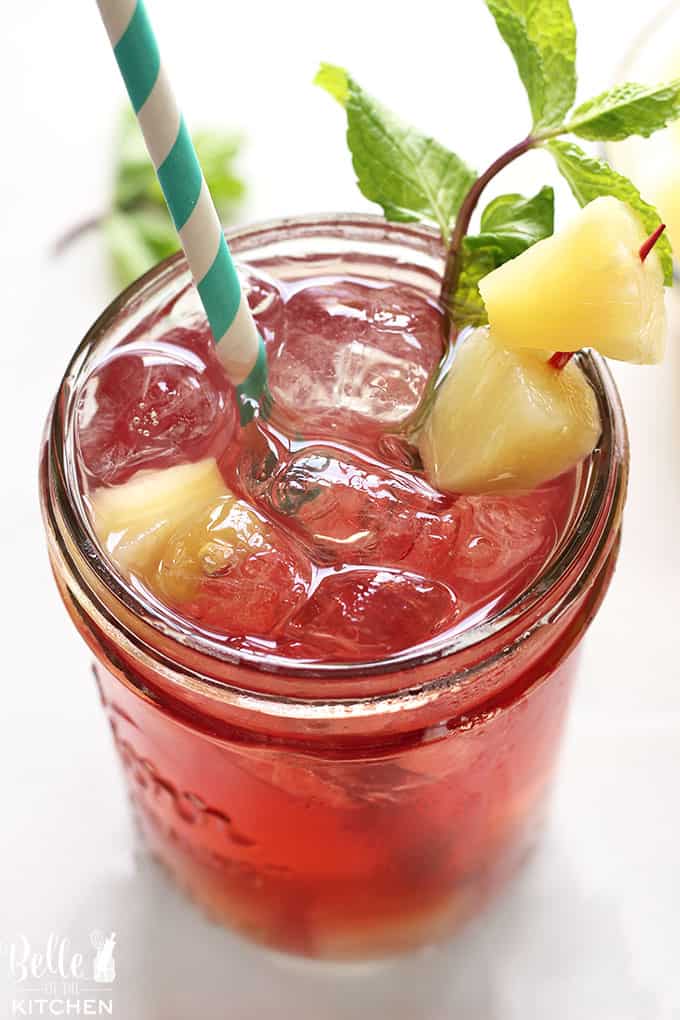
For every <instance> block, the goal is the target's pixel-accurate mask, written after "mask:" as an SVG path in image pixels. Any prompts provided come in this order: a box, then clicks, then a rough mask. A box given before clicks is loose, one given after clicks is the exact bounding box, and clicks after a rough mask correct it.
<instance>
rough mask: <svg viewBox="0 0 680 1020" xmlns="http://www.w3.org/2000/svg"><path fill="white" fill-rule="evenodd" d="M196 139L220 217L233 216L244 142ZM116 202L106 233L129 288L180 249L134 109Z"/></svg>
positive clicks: (118, 170) (206, 135) (124, 129)
mask: <svg viewBox="0 0 680 1020" xmlns="http://www.w3.org/2000/svg"><path fill="white" fill-rule="evenodd" d="M193 141H194V145H195V147H196V152H197V153H198V159H199V162H200V164H201V167H202V169H203V173H204V174H205V178H206V181H207V183H208V188H209V189H210V193H211V194H212V196H213V200H214V202H215V205H216V206H217V211H218V213H219V215H220V218H221V219H228V218H229V217H230V216H231V215H233V213H234V210H235V208H236V207H237V206H238V204H239V203H240V202H241V201H242V199H243V195H244V192H245V185H244V183H243V181H242V180H241V178H240V177H239V176H238V175H237V174H236V173H235V171H234V167H233V163H234V160H235V158H236V157H237V155H238V152H239V148H240V145H241V141H240V139H239V138H238V137H237V136H236V135H233V134H227V133H223V132H219V133H218V132H212V131H197V132H195V133H194V135H193ZM112 205H113V208H112V210H111V212H110V214H109V215H108V216H107V217H106V218H105V220H104V234H105V237H106V239H107V242H108V246H109V253H110V257H111V263H112V266H113V270H114V273H115V276H116V280H117V283H118V284H119V285H120V286H121V287H125V286H127V285H128V284H129V283H131V282H132V280H135V279H136V278H137V277H138V276H140V275H141V274H142V273H144V272H146V271H147V269H150V268H151V267H152V266H154V265H156V263H158V262H160V261H161V260H162V259H164V258H165V257H166V256H167V255H171V254H172V253H173V252H175V251H179V248H180V242H179V238H178V236H177V233H176V231H175V229H174V227H173V225H172V221H171V219H170V215H169V213H168V211H167V208H166V205H165V201H164V199H163V193H162V191H161V187H160V184H159V183H158V178H157V177H156V172H155V170H154V168H153V164H152V163H151V160H150V159H149V155H148V153H147V151H146V146H145V144H144V139H143V138H142V134H141V131H140V130H139V125H138V123H137V120H136V118H135V116H134V114H133V113H132V111H131V110H129V109H126V110H125V112H124V115H123V117H122V120H121V125H120V129H119V135H118V160H117V164H116V167H115V171H114V189H113V203H112Z"/></svg>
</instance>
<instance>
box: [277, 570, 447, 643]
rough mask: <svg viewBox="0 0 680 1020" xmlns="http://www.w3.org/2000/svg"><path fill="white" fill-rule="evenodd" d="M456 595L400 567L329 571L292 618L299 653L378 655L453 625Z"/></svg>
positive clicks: (291, 633) (291, 628) (290, 630)
mask: <svg viewBox="0 0 680 1020" xmlns="http://www.w3.org/2000/svg"><path fill="white" fill-rule="evenodd" d="M457 615H458V608H457V605H456V598H455V595H454V594H453V592H451V591H450V590H449V589H448V588H447V587H446V586H445V585H443V584H439V583H438V582H437V581H430V580H428V579H427V578H424V577H421V576H419V575H418V574H413V573H409V572H406V571H400V570H388V569H376V568H374V567H363V568H362V567H354V568H350V569H346V570H342V571H339V572H333V573H328V574H327V575H326V576H325V577H324V578H323V579H322V580H321V582H320V584H319V585H318V587H317V588H316V590H315V591H314V594H313V595H312V596H311V598H310V599H309V601H308V602H307V603H306V604H305V605H304V606H303V607H302V609H301V610H300V612H298V613H297V615H296V616H295V617H294V619H293V620H292V621H291V624H290V625H289V627H288V631H287V636H289V637H290V638H291V639H292V640H296V639H297V640H298V641H299V643H300V645H299V649H300V650H299V652H298V654H305V653H306V654H307V655H308V656H309V657H310V658H315V657H317V656H320V657H323V658H324V659H325V660H327V661H328V660H333V659H337V660H342V661H352V660H354V661H359V660H363V659H376V658H380V657H381V656H384V655H388V654H392V653H394V652H397V651H399V650H400V649H402V648H408V647H410V646H415V645H418V644H420V643H421V642H423V641H425V640H427V639H428V638H429V637H431V636H433V635H435V634H437V633H439V632H441V631H442V630H443V629H444V628H446V627H448V626H450V625H451V624H452V623H453V622H454V621H455V619H456V617H457Z"/></svg>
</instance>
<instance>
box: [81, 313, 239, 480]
mask: <svg viewBox="0 0 680 1020" xmlns="http://www.w3.org/2000/svg"><path fill="white" fill-rule="evenodd" d="M235 427H236V405H235V397H234V390H233V387H232V386H231V384H230V383H229V381H228V380H227V378H226V376H225V374H224V371H223V369H222V367H221V365H220V363H219V361H218V359H217V357H216V355H215V353H214V351H213V350H212V347H211V341H210V340H209V339H208V338H207V337H205V336H200V335H198V334H194V333H190V332H189V331H187V330H180V329H173V330H171V331H170V332H169V333H167V334H166V335H165V337H164V341H163V343H160V342H158V343H157V346H156V347H155V348H154V349H151V348H150V347H148V346H147V345H146V344H145V342H144V341H136V342H134V343H131V344H127V345H125V346H123V347H121V348H120V349H119V350H114V352H113V353H112V355H111V356H110V357H109V358H108V359H107V360H106V361H105V362H104V364H103V365H102V366H101V367H100V368H98V369H97V370H96V371H95V373H94V374H93V375H92V376H91V377H90V379H89V380H88V382H87V383H86V384H85V387H84V390H83V393H82V395H81V398H80V404H79V410H78V445H79V448H80V454H81V459H82V463H83V466H84V468H85V471H86V474H87V475H88V476H89V480H90V482H91V483H95V484H98V485H101V484H105V485H118V484H121V483H122V482H125V481H127V479H128V478H130V477H131V476H132V475H133V474H134V473H135V472H136V471H139V470H141V469H142V468H147V469H148V468H160V467H169V466H170V465H172V464H177V463H180V462H182V461H196V460H199V459H201V458H205V457H219V456H220V454H221V453H222V452H223V450H224V449H225V448H226V446H227V445H228V443H229V441H230V439H231V437H232V435H233V433H234V429H235Z"/></svg>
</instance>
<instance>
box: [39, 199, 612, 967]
mask: <svg viewBox="0 0 680 1020" xmlns="http://www.w3.org/2000/svg"><path fill="white" fill-rule="evenodd" d="M233 247H234V250H235V253H236V254H237V255H240V257H242V258H244V259H246V260H247V261H248V262H249V264H250V266H251V270H250V272H249V276H248V279H247V283H248V287H249V289H250V294H249V300H250V302H251V307H253V309H254V312H255V314H256V317H257V320H258V324H259V326H260V329H261V331H262V333H263V335H264V337H265V340H266V342H267V346H268V354H269V363H270V374H271V388H272V393H273V396H274V402H275V407H276V412H275V414H274V416H273V418H272V421H271V422H269V423H258V424H257V425H254V426H251V427H249V428H248V429H246V430H243V431H239V430H238V429H237V428H236V413H235V409H234V405H233V396H232V393H231V392H230V387H229V384H228V383H227V382H226V381H225V380H224V378H223V376H222V374H221V369H220V367H219V364H218V362H217V358H216V356H215V353H214V351H213V349H212V347H211V341H210V337H209V334H208V331H207V327H206V325H205V323H204V321H203V319H202V317H201V315H200V314H199V312H198V310H197V305H196V301H195V298H194V295H193V292H192V291H191V290H190V289H187V288H186V286H185V284H186V280H185V278H184V276H183V272H182V269H181V266H180V265H179V264H178V263H177V262H176V261H175V262H174V263H171V265H170V267H169V268H168V269H166V270H165V271H164V273H155V275H154V276H153V277H151V278H150V280H149V282H147V284H146V286H145V287H142V288H141V290H140V289H139V288H138V289H137V291H134V290H133V292H132V293H129V294H128V298H127V302H126V303H125V304H124V305H123V306H121V307H115V308H114V309H112V311H111V312H110V313H109V314H108V316H105V317H104V318H103V320H101V321H100V323H99V324H98V325H97V327H95V330H94V331H93V335H92V336H91V337H90V338H88V341H86V348H85V350H84V352H83V355H82V356H81V358H80V359H77V363H76V366H75V369H76V372H75V374H74V373H72V374H71V376H70V377H69V378H67V381H66V383H65V385H64V387H63V389H62V394H61V399H60V400H59V401H58V403H57V407H56V412H55V416H54V420H53V424H52V433H51V438H50V443H51V447H52V450H53V464H52V465H50V466H49V467H48V465H47V463H46V464H45V468H44V483H45V484H44V491H45V504H46V514H47V522H48V530H49V532H50V537H51V539H52V546H51V551H52V556H53V560H54V563H55V572H56V575H57V579H58V581H59V583H60V586H61V589H62V593H63V595H64V598H65V601H66V603H67V606H68V607H69V608H70V610H71V613H72V616H73V618H74V620H75V621H76V624H77V625H78V626H79V628H80V630H81V632H82V633H83V634H84V636H85V637H86V640H88V641H89V643H90V644H91V646H92V647H93V648H94V650H95V653H96V655H97V660H98V663H97V675H98V680H99V683H100V688H101V691H102V698H103V701H104V704H105V705H106V707H107V711H108V713H109V718H110V720H111V725H112V728H113V732H114V737H115V740H116V744H117V746H118V749H119V752H120V755H121V759H122V761H123V763H124V765H125V768H126V772H127V775H128V780H129V787H130V792H131V795H132V798H133V801H134V803H135V805H136V807H137V815H138V818H139V820H140V823H141V826H142V828H143V830H144V832H145V835H146V838H147V840H148V841H149V844H150V845H151V847H152V849H153V850H154V852H155V853H156V855H157V856H158V857H159V859H160V860H161V861H163V863H164V864H166V865H167V866H168V868H169V869H170V870H171V871H172V872H173V874H174V875H175V876H176V877H177V879H178V881H179V882H180V884H181V885H183V886H184V887H186V888H187V889H188V890H189V892H190V893H191V894H192V896H194V897H195V898H196V899H197V900H199V901H200V902H201V903H202V904H203V905H204V906H205V907H206V908H207V909H208V910H210V911H211V913H213V914H214V915H215V916H217V917H219V918H220V919H221V920H223V921H225V922H226V923H228V924H230V925H232V926H234V927H236V928H238V929H239V930H241V931H243V932H245V933H247V934H249V935H251V936H252V937H253V938H256V939H259V940H261V941H263V942H266V943H268V944H271V945H274V946H277V947H278V948H281V949H285V950H290V951H296V952H301V953H305V954H307V955H311V956H331V957H338V956H360V955H367V954H376V953H378V954H380V953H386V952H391V951H395V950H400V949H404V948H408V947H410V946H413V945H418V944H420V943H422V942H424V941H428V940H430V939H433V938H436V937H440V936H441V935H444V934H447V933H448V932H449V931H450V930H452V928H453V927H455V926H456V924H457V923H458V922H459V921H460V920H461V919H462V918H464V917H465V916H467V915H468V914H469V913H470V912H471V911H472V910H473V909H475V908H476V907H477V906H478V905H479V904H480V903H481V902H483V901H484V900H485V899H486V898H487V897H488V895H489V893H490V892H492V891H493V890H494V889H495V888H497V887H498V886H499V885H500V884H501V882H502V881H503V880H504V879H505V878H506V877H507V876H508V875H510V874H511V873H512V872H513V871H514V869H515V868H516V867H517V865H518V864H519V863H520V861H521V860H522V859H523V858H524V856H525V855H526V853H527V851H528V850H529V848H530V847H531V845H532V844H533V841H534V838H535V835H536V831H537V825H538V823H539V821H540V819H541V816H542V814H543V811H544V807H545V793H546V789H547V786H548V783H549V780H550V777H551V774H552V769H553V765H554V759H555V754H556V749H557V743H558V737H559V733H560V729H561V724H562V720H563V714H564V708H565V704H566V698H567V695H568V690H569V683H570V679H571V674H572V671H573V663H574V656H573V655H572V654H571V653H572V651H573V649H574V648H575V646H576V644H577V642H578V640H579V638H580V636H581V634H582V632H583V630H584V628H585V626H586V624H587V623H588V622H589V620H590V619H591V618H592V615H593V613H594V612H595V610H596V608H597V605H598V604H599V600H600V598H601V596H602V594H603V592H604V590H605V588H606V584H607V581H608V579H609V576H610V573H611V569H612V567H613V563H614V561H615V557H616V548H617V536H618V530H619V523H620V512H621V506H622V500H623V489H624V482H625V448H624V445H625V443H624V434H623V424H622V420H621V416H620V409H619V407H618V404H617V402H616V396H615V393H614V391H613V388H612V387H611V383H610V382H609V380H608V379H607V378H604V377H602V376H601V375H599V374H598V369H597V368H596V367H595V363H594V362H592V361H591V360H590V359H586V361H587V364H586V368H587V370H589V371H590V373H591V377H592V379H593V381H594V384H595V385H596V388H598V391H599V393H600V397H601V404H602V409H603V421H604V422H605V430H604V435H603V438H602V443H601V447H600V448H598V450H597V451H596V453H595V454H594V455H593V457H592V458H591V460H590V462H589V463H587V464H585V465H583V466H582V467H581V468H579V469H577V470H575V471H572V472H570V473H568V474H566V475H563V476H562V477H560V478H558V479H556V480H555V481H553V482H551V483H549V484H547V485H544V486H542V487H540V488H539V489H537V490H534V491H533V492H530V493H526V494H522V495H515V496H508V495H479V496H452V495H442V494H441V493H438V492H436V491H435V490H433V489H432V488H431V487H430V486H429V485H428V484H427V482H426V480H425V479H424V477H423V474H422V471H421V470H420V469H419V464H418V460H417V455H416V454H415V452H414V449H413V448H412V447H411V446H410V445H409V443H408V442H407V439H406V435H407V434H408V431H409V427H410V426H411V425H412V423H413V416H414V414H415V413H416V411H417V408H418V406H419V404H420V402H421V400H422V398H423V396H424V394H425V392H426V388H427V386H428V380H431V379H433V378H434V377H435V376H436V373H437V366H438V365H439V364H440V361H441V359H442V356H443V350H442V344H441V330H440V323H439V313H438V310H437V307H436V304H435V301H434V298H433V295H434V294H435V293H436V284H437V277H438V275H439V272H440V263H439V260H440V252H439V250H438V244H437V242H436V241H435V240H434V239H433V237H432V235H431V234H430V233H429V232H428V231H426V230H422V229H412V228H408V229H407V228H403V227H386V226H385V225H384V224H382V223H381V222H380V221H377V220H370V219H366V220H363V221H359V222H347V223H340V224H334V223H323V222H317V221H311V222H308V223H305V222H304V221H303V223H302V224H298V225H292V226H289V227H287V226H285V225H284V226H282V227H280V228H276V227H274V228H264V229H262V230H260V231H257V230H254V231H250V232H244V233H243V234H242V235H241V236H240V237H237V239H236V240H235V242H234V245H233ZM103 354H104V355H105V356H104V357H103V356H102V355H103ZM599 371H600V372H601V371H602V369H601V367H600V368H599ZM76 376H77V378H76ZM64 435H66V436H67V437H68V439H67V442H66V445H65V446H64V444H63V442H62V440H63V436H64ZM208 457H214V458H215V459H216V460H217V462H218V463H219V466H220V470H221V473H222V477H223V479H224V481H225V483H226V485H227V486H228V488H229V490H230V491H231V492H232V493H234V494H235V495H236V496H238V497H239V498H240V499H242V500H243V501H244V503H245V504H247V505H248V506H249V507H250V511H249V513H250V514H251V518H252V520H253V521H254V522H255V525H256V530H255V531H254V532H253V533H252V541H250V544H249V549H248V554H247V555H235V556H233V557H231V558H227V559H220V556H221V555H222V553H223V550H224V541H223V538H221V537H220V536H221V535H223V531H220V528H221V527H222V525H223V521H222V518H221V517H220V514H219V513H218V512H217V511H213V512H212V514H211V516H210V518H209V520H208V518H206V521H204V522H203V524H201V525H200V526H199V525H195V526H192V527H189V528H185V529H184V530H183V531H181V533H179V532H176V533H175V534H174V536H173V538H172V541H170V542H169V544H168V545H167V547H166V548H165V551H164V554H163V557H162V559H161V560H160V561H159V562H158V563H156V562H155V561H154V564H155V565H154V568H153V570H149V571H142V572H137V573H135V572H134V571H133V572H132V574H131V575H130V574H127V573H125V572H123V574H122V576H121V575H120V573H118V574H116V572H115V570H114V569H112V568H111V565H110V564H108V563H107V562H106V559H105V557H104V556H102V554H101V552H98V553H96V554H95V557H94V559H95V561H96V565H95V567H94V569H93V567H92V563H93V557H92V555H91V549H92V538H91V535H90V536H89V537H88V534H87V532H88V523H87V520H86V514H85V508H84V506H83V504H82V501H80V500H79V499H78V497H77V492H78V490H80V491H83V492H84V493H85V496H86V502H87V499H88V498H90V496H92V494H93V493H94V496H93V498H94V499H95V501H96V498H97V497H96V493H97V490H98V489H99V488H100V487H101V486H111V485H120V484H122V483H125V482H126V481H128V480H129V479H130V478H131V477H132V476H134V474H135V472H137V471H139V470H141V469H158V468H161V467H168V466H172V465H173V464H178V463H184V462H195V461H198V460H201V459H204V458H208ZM59 464H61V469H60V468H59V467H58V465H59ZM55 465H56V466H55ZM251 518H249V520H250V519H251ZM249 527H250V525H249ZM220 542H221V543H222V544H221V545H220ZM88 550H90V557H89V559H88V556H87V553H88ZM197 550H198V552H197ZM218 554H219V555H218ZM216 555H217V559H215V556H216ZM197 556H199V558H200V557H202V558H201V559H200V562H201V563H202V564H203V565H204V569H203V571H202V572H201V574H200V577H197V576H195V563H196V562H197V559H196V557H197ZM205 564H208V566H207V567H206V566H205Z"/></svg>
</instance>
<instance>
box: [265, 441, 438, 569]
mask: <svg viewBox="0 0 680 1020" xmlns="http://www.w3.org/2000/svg"><path fill="white" fill-rule="evenodd" d="M264 495H265V498H266V501H267V503H266V506H267V510H268V511H269V510H271V511H273V512H274V513H275V514H277V515H278V516H279V517H281V518H282V519H283V523H284V524H285V526H286V528H287V529H289V530H291V531H293V532H294V533H295V534H296V536H297V537H298V538H299V539H300V540H301V541H302V542H303V543H304V545H305V547H306V548H307V550H308V552H309V553H310V555H311V556H312V557H313V558H315V559H316V560H317V562H320V563H336V562H340V563H367V562H372V563H376V564H381V565H385V566H390V565H396V564H399V563H401V562H402V561H403V560H404V559H405V558H407V557H408V554H409V552H410V550H411V549H412V548H413V546H414V543H415V541H416V538H417V536H418V535H419V533H420V531H421V530H422V528H423V527H424V525H425V523H426V522H427V521H428V520H429V519H430V518H431V517H432V516H433V515H434V514H435V513H436V511H437V509H438V507H439V504H440V503H445V502H446V500H445V499H444V498H440V497H438V496H437V495H436V494H435V493H433V492H432V490H431V489H429V487H427V486H425V485H423V483H421V482H420V480H419V479H418V478H417V477H414V476H410V475H408V474H406V473H403V472H396V471H395V472H389V471H388V470H387V469H385V468H382V467H380V466H379V465H376V464H373V463H371V462H370V461H362V460H360V459H358V458H356V457H355V458H351V459H350V457H349V455H348V456H347V457H345V458H341V456H339V455H338V453H337V451H333V450H330V449H328V448H326V447H323V446H310V447H306V448H305V449H304V450H302V451H300V452H299V453H297V454H295V455H294V456H293V457H292V458H291V459H290V460H289V461H288V463H287V464H285V465H284V466H283V468H282V469H280V470H279V471H278V472H276V473H275V474H274V475H273V476H272V478H271V482H270V485H269V486H268V488H267V489H266V490H265V493H264Z"/></svg>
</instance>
